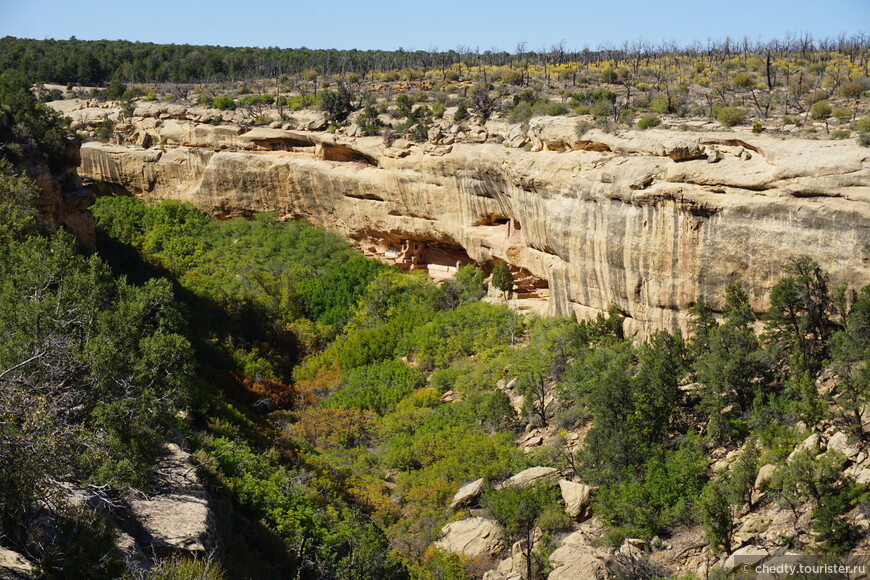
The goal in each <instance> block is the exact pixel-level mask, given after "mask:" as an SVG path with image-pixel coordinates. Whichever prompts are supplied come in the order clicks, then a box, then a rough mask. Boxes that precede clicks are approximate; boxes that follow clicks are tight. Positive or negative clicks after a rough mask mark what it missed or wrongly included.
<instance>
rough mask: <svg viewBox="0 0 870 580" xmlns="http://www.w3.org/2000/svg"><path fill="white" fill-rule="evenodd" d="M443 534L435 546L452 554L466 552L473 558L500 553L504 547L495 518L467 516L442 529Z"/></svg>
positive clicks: (465, 553)
mask: <svg viewBox="0 0 870 580" xmlns="http://www.w3.org/2000/svg"><path fill="white" fill-rule="evenodd" d="M441 532H442V534H443V536H442V538H441V539H440V540H438V541H437V542H435V546H436V547H437V548H438V549H440V550H444V551H445V552H450V553H452V554H464V555H466V556H470V557H472V558H474V557H476V556H482V555H494V554H498V553H499V552H500V551H501V549H502V548H503V547H504V542H503V540H502V534H501V527H500V526H499V525H498V522H496V521H495V520H490V519H487V518H467V519H464V520H459V521H457V522H452V523H449V524H447V525H446V526H444V528H442V530H441Z"/></svg>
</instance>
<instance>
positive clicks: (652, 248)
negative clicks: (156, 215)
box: [80, 105, 870, 336]
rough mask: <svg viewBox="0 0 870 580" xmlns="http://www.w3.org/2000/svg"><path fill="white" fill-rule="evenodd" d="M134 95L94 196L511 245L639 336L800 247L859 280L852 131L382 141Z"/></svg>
mask: <svg viewBox="0 0 870 580" xmlns="http://www.w3.org/2000/svg"><path fill="white" fill-rule="evenodd" d="M140 109H141V110H140ZM140 109H137V111H136V115H137V116H136V117H134V118H133V119H132V122H128V123H126V124H121V125H119V126H118V130H119V131H120V132H119V133H118V134H116V140H117V141H118V142H119V143H124V144H103V143H87V144H85V145H84V146H83V147H82V151H81V152H82V165H81V168H80V174H81V175H82V177H83V178H84V179H85V181H86V183H89V184H90V185H91V186H92V187H93V188H94V190H95V191H96V192H97V193H98V194H107V193H116V194H132V195H136V196H141V197H149V198H157V199H177V200H183V201H189V202H192V203H194V204H196V205H197V206H199V207H201V208H204V209H206V210H208V211H210V212H213V213H216V214H220V215H236V214H247V213H250V212H253V211H264V210H270V211H278V212H281V213H282V214H284V215H287V216H292V217H303V218H307V219H309V220H310V221H312V222H313V223H315V224H317V225H321V226H324V227H326V228H328V229H330V230H333V231H338V232H340V233H342V234H345V235H347V236H350V237H351V238H354V239H355V240H357V241H358V242H359V243H360V246H361V247H362V248H363V249H364V250H365V251H367V252H368V253H370V254H372V255H377V256H379V257H380V258H382V259H385V260H387V261H391V262H394V263H397V264H398V265H400V266H404V267H406V268H428V269H429V270H430V271H431V272H436V271H444V272H449V271H451V270H452V269H453V268H455V267H456V266H457V265H459V264H462V263H466V262H468V261H475V262H478V263H480V264H488V265H491V264H493V263H494V262H495V261H496V260H500V259H501V260H506V261H507V262H509V263H510V264H511V266H512V267H513V270H514V273H515V278H516V279H517V280H518V289H519V290H520V292H522V293H523V295H528V296H540V297H544V298H547V299H548V308H547V310H548V312H549V313H550V314H566V313H569V312H576V313H577V314H578V315H579V316H580V317H581V318H587V317H589V316H594V315H595V314H596V313H598V312H601V311H603V310H606V309H607V308H608V307H609V306H610V304H611V303H613V302H615V303H616V304H617V306H618V307H619V308H620V310H621V311H622V312H623V314H625V315H626V317H627V318H626V331H627V332H628V333H629V334H631V335H634V336H646V335H648V334H649V333H651V332H653V331H655V330H656V329H660V328H667V329H674V328H677V327H684V326H685V323H686V319H687V311H688V309H689V308H690V307H691V306H692V304H693V303H694V301H695V299H696V297H697V296H698V295H699V294H704V295H705V296H707V297H708V302H710V303H711V304H712V305H713V307H714V308H715V307H716V306H717V305H719V304H720V303H721V298H722V295H723V292H724V288H725V286H726V285H728V284H730V283H732V282H741V283H742V284H743V285H744V286H745V287H746V289H747V291H748V293H749V295H750V298H751V299H752V301H753V304H754V306H756V307H757V308H758V309H762V308H764V307H765V301H766V297H767V294H768V292H769V290H770V289H771V288H772V287H773V285H774V284H775V283H776V281H777V280H778V279H779V277H780V275H781V266H782V264H783V263H784V261H785V260H786V259H788V258H789V257H791V256H794V255H799V254H808V255H810V256H812V257H814V258H815V259H816V260H817V261H818V262H819V263H820V264H821V265H822V266H823V267H824V268H825V269H826V270H827V271H828V272H830V274H831V278H832V279H831V282H832V284H834V285H836V284H839V283H842V282H848V283H849V284H851V285H853V286H860V285H863V284H867V283H868V282H870V149H867V148H862V147H859V146H858V145H857V144H856V143H854V142H852V141H849V142H844V141H821V140H820V141H810V140H799V139H788V140H781V139H778V138H775V137H768V136H757V135H753V134H751V133H749V132H742V133H737V132H728V133H724V132H674V131H656V130H652V131H645V132H631V131H627V132H620V133H618V134H607V133H603V132H601V131H598V130H592V131H588V132H586V133H584V134H578V133H579V132H578V131H577V122H576V119H572V118H565V117H561V118H536V119H533V120H532V122H531V123H530V126H529V128H528V130H527V131H524V130H523V128H521V127H520V126H518V125H509V124H506V123H500V122H489V123H487V124H486V125H474V124H471V125H464V126H457V125H450V124H448V123H447V122H442V124H441V125H440V126H435V127H434V128H433V129H432V130H431V131H430V134H429V142H428V143H425V144H411V143H408V142H404V141H401V140H400V141H396V142H394V143H392V144H391V146H389V147H388V146H386V145H385V144H384V140H383V139H382V138H380V137H355V136H352V133H354V131H353V129H352V130H351V131H348V132H349V133H351V135H335V134H329V133H322V132H312V131H307V130H306V131H303V130H290V129H289V128H288V125H283V126H281V125H279V124H278V123H274V124H273V126H272V127H270V128H253V129H249V130H248V129H243V128H241V127H239V126H236V125H219V126H215V125H212V124H208V123H204V122H202V121H203V120H204V118H203V117H201V116H200V115H198V114H197V113H195V112H194V111H193V110H190V111H189V110H187V109H184V108H181V107H177V108H176V109H173V110H172V111H162V110H160V109H157V108H155V106H154V105H151V106H150V108H149V109H148V110H144V109H142V107H140ZM152 109H153V110H152ZM316 124H317V123H316V122H315V123H314V125H316ZM314 125H312V124H311V123H307V124H306V127H311V126H314Z"/></svg>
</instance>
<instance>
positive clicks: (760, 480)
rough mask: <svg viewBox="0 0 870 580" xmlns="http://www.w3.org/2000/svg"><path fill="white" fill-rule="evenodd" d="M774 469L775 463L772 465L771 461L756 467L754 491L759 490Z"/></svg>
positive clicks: (768, 479) (771, 475)
mask: <svg viewBox="0 0 870 580" xmlns="http://www.w3.org/2000/svg"><path fill="white" fill-rule="evenodd" d="M775 471H776V465H773V464H772V463H768V464H766V465H762V466H761V467H760V468H759V469H758V475H757V476H755V491H761V489H762V487H764V484H766V483H767V482H768V481H770V478H771V477H773V473H774V472H775Z"/></svg>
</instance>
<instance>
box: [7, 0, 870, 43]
mask: <svg viewBox="0 0 870 580" xmlns="http://www.w3.org/2000/svg"><path fill="white" fill-rule="evenodd" d="M859 32H870V0H791V1H782V0H775V1H765V0H754V1H746V0H743V1H740V0H737V1H726V2H709V1H706V2H705V1H703V0H693V1H691V2H689V1H684V0H670V1H665V2H651V1H640V0H623V1H620V2H617V1H614V0H595V1H586V0H583V1H577V2H555V1H552V0H526V1H523V2H518V1H515V0H505V1H501V2H493V1H475V0H465V1H459V0H429V1H423V2H421V1H415V0H403V1H397V0H388V1H382V2H365V1H363V0H359V1H355V2H350V1H345V0H325V1H324V0H320V1H317V0H308V1H304V0H303V1H299V0H296V1H294V0H283V1H281V2H272V1H268V2H264V1H254V0H250V1H245V0H232V1H229V0H208V1H190V0H174V1H172V2H170V1H166V0H145V1H142V2H130V1H127V0H119V1H116V2H107V1H105V0H103V1H95V0H0V36H7V35H9V36H17V37H23V38H40V39H41V38H58V39H60V38H69V37H71V36H76V37H77V38H79V39H88V40H94V39H104V38H105V39H125V40H138V41H143V42H160V43H176V44H211V45H225V46H278V47H282V48H288V47H289V48H295V47H301V46H306V47H308V48H342V49H349V48H358V49H372V48H377V49H385V50H394V49H397V48H399V47H402V48H405V49H406V50H410V49H430V48H438V49H441V50H446V49H451V48H456V47H457V46H460V45H464V46H468V47H472V48H474V47H477V48H479V49H480V50H487V49H492V48H498V49H503V50H508V51H511V52H513V51H514V49H515V47H516V45H517V43H518V42H526V46H527V49H528V50H540V49H542V48H545V49H548V48H550V47H551V46H552V45H554V44H557V43H559V42H560V41H564V43H565V47H566V48H568V49H583V48H590V49H595V48H596V47H598V46H601V45H603V44H605V43H610V44H611V45H612V46H620V45H621V44H622V43H623V42H624V41H632V40H638V39H643V40H646V41H649V42H652V43H656V44H657V43H659V42H661V41H671V40H674V41H676V42H677V43H679V44H688V43H690V42H692V41H694V40H697V41H700V42H701V43H704V42H706V41H707V39H717V40H719V39H723V38H725V37H726V36H731V37H733V38H738V39H742V38H743V37H748V38H749V39H751V40H769V39H771V38H784V37H785V36H786V34H788V33H793V34H803V33H810V34H812V35H813V36H814V37H816V38H819V37H835V36H837V35H839V34H841V33H845V34H846V35H847V36H851V35H853V34H856V33H859Z"/></svg>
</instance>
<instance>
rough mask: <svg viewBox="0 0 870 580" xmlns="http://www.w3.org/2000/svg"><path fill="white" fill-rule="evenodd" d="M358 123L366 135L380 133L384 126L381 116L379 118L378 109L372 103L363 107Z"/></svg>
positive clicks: (370, 135)
mask: <svg viewBox="0 0 870 580" xmlns="http://www.w3.org/2000/svg"><path fill="white" fill-rule="evenodd" d="M356 123H357V125H359V128H360V131H361V132H362V134H363V136H365V137H372V136H374V135H379V134H380V132H381V128H382V127H383V126H384V124H383V123H382V122H381V120H380V118H378V111H377V109H375V108H374V106H372V105H368V106H367V107H366V108H365V109H363V112H362V114H360V116H359V117H357V120H356Z"/></svg>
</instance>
